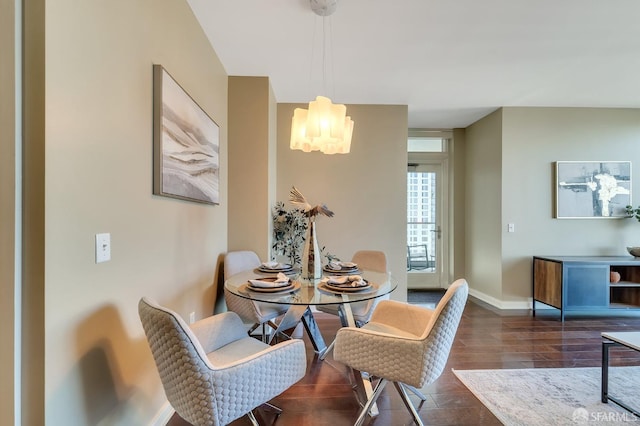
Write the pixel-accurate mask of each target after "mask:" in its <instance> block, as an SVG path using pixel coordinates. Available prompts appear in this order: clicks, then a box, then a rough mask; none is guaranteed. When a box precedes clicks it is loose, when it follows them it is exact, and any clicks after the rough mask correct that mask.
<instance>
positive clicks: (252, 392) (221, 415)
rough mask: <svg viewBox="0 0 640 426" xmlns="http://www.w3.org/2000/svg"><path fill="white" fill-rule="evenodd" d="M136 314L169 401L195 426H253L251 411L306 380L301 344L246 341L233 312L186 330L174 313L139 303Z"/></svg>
mask: <svg viewBox="0 0 640 426" xmlns="http://www.w3.org/2000/svg"><path fill="white" fill-rule="evenodd" d="M138 313H139V315H140V320H141V322H142V325H143V328H144V331H145V334H146V336H147V340H148V342H149V346H150V347H151V352H152V354H153V358H154V360H155V363H156V367H157V369H158V373H159V374H160V379H161V381H162V385H163V387H164V391H165V394H166V396H167V399H168V400H169V403H170V404H171V406H172V407H173V408H174V409H175V411H176V412H177V413H178V415H179V416H180V417H182V418H183V419H185V420H186V421H188V422H189V423H191V424H193V425H196V426H210V425H211V426H213V425H226V424H228V423H230V422H231V421H233V420H235V419H237V418H240V417H242V416H244V415H248V416H249V418H250V420H251V422H252V423H253V424H254V425H257V424H258V423H257V421H256V419H255V417H254V415H253V413H252V410H253V409H254V408H256V407H258V406H260V405H262V404H265V403H267V401H269V400H271V399H272V398H274V397H275V396H277V395H279V394H280V393H282V392H283V391H285V390H286V389H288V388H289V387H290V386H291V385H293V384H294V383H296V382H297V381H298V380H300V379H301V378H302V377H303V376H304V374H305V371H306V365H307V359H306V354H305V347H304V342H302V341H301V340H288V341H285V342H282V343H278V344H277V345H275V346H269V345H267V344H266V343H264V342H261V341H259V340H257V339H254V338H253V337H249V336H248V335H247V332H246V328H245V326H244V324H243V323H242V320H241V319H240V317H239V316H238V315H237V314H235V313H234V312H225V313H222V314H217V315H214V316H211V317H208V318H204V319H202V320H200V321H197V322H195V323H193V324H191V326H188V325H187V324H186V323H185V322H184V320H183V319H182V318H181V317H180V316H179V315H178V314H176V313H175V312H173V311H171V310H169V309H167V308H164V307H162V306H160V305H158V304H157V303H156V302H154V301H152V300H150V299H148V298H142V299H141V300H140V302H139V303H138ZM271 408H272V409H275V410H276V412H277V413H278V414H279V413H280V412H281V410H280V409H278V408H277V407H273V406H271Z"/></svg>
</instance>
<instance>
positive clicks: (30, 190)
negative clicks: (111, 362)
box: [20, 0, 46, 425]
mask: <svg viewBox="0 0 640 426" xmlns="http://www.w3.org/2000/svg"><path fill="white" fill-rule="evenodd" d="M45 6H46V3H45V0H33V1H29V2H23V45H24V46H23V76H22V79H23V98H22V105H23V108H22V113H23V123H22V126H23V128H22V136H23V148H22V150H23V154H22V188H23V191H22V206H21V207H22V241H21V246H22V276H21V279H22V288H21V292H20V293H21V294H20V299H21V306H20V309H21V312H20V330H21V336H20V339H21V348H20V350H21V356H22V359H21V360H20V363H21V371H20V374H21V380H20V382H21V389H20V401H21V410H20V416H21V418H20V420H21V422H22V424H25V425H38V424H42V423H43V422H44V418H45V389H44V386H45V382H46V378H45V355H46V346H45V345H46V344H45V265H46V259H45V179H46V178H45V167H46V164H45V108H46V105H45V97H44V96H43V95H44V93H45V79H46V75H45V62H46V58H45V39H46V35H45V31H44V28H45V14H46V7H45Z"/></svg>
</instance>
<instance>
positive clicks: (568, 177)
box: [556, 161, 631, 218]
mask: <svg viewBox="0 0 640 426" xmlns="http://www.w3.org/2000/svg"><path fill="white" fill-rule="evenodd" d="M556 183H557V185H556V217H558V218H596V217H598V218H607V217H625V216H626V211H625V207H626V206H627V205H629V204H631V162H630V161H558V162H556Z"/></svg>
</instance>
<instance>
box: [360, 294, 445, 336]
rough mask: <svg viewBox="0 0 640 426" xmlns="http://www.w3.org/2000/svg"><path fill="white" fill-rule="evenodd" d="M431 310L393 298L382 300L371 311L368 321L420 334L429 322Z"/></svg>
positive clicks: (416, 334)
mask: <svg viewBox="0 0 640 426" xmlns="http://www.w3.org/2000/svg"><path fill="white" fill-rule="evenodd" d="M433 312H434V311H433V310H432V309H427V308H423V307H420V306H414V305H409V304H407V303H402V302H396V301H395V300H382V301H380V303H378V305H377V306H376V308H375V310H374V311H373V314H372V315H371V319H370V320H369V322H372V323H380V324H384V325H388V326H391V327H395V328H398V329H401V330H404V331H406V332H408V333H411V334H413V335H415V336H420V335H421V334H422V333H423V332H424V330H425V327H426V326H427V324H428V323H429V320H430V319H431V316H432V315H433Z"/></svg>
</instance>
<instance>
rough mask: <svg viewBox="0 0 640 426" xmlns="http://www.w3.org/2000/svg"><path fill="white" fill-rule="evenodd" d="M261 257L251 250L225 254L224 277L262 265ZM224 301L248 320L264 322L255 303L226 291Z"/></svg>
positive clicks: (226, 278)
mask: <svg viewBox="0 0 640 426" xmlns="http://www.w3.org/2000/svg"><path fill="white" fill-rule="evenodd" d="M260 264H261V263H260V258H259V257H258V255H257V254H256V253H255V252H253V251H249V250H242V251H231V252H229V253H227V254H226V255H225V256H224V279H225V281H226V280H228V279H229V277H230V276H232V275H235V274H238V273H240V272H244V271H249V270H252V269H255V268H257V267H258V266H260ZM224 301H225V303H226V304H227V309H229V310H230V311H233V312H235V313H237V314H238V315H240V317H241V318H242V319H243V320H244V321H247V322H259V323H261V322H263V321H264V318H262V315H261V313H260V312H258V310H257V309H256V306H255V304H254V303H252V302H251V301H249V300H247V299H243V298H242V297H240V296H236V295H235V294H232V293H229V292H228V291H227V290H225V291H224Z"/></svg>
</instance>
